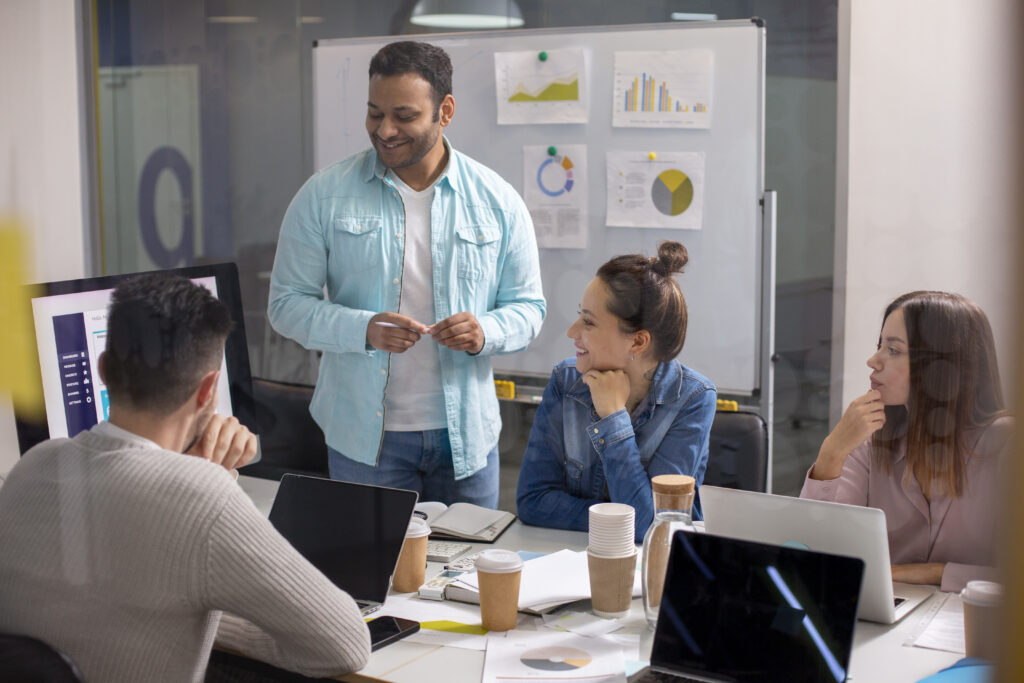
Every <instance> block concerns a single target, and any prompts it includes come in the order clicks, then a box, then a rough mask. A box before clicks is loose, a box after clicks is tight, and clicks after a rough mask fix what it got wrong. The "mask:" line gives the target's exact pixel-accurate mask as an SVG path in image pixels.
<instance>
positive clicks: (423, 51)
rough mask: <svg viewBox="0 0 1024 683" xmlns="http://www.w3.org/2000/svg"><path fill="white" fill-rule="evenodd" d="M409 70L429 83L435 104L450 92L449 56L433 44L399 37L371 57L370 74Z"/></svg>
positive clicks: (400, 73) (405, 72)
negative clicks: (396, 40)
mask: <svg viewBox="0 0 1024 683" xmlns="http://www.w3.org/2000/svg"><path fill="white" fill-rule="evenodd" d="M408 73H414V74H417V75H418V76H421V77H422V78H423V80H425V81H426V82H427V83H429V84H430V87H431V89H432V90H433V93H434V107H435V108H437V107H440V106H441V101H442V100H444V98H445V97H446V96H447V95H451V94H452V60H451V59H450V58H449V57H448V53H447V52H445V51H444V50H442V49H441V48H439V47H437V46H436V45H431V44H430V43H420V42H417V41H415V40H400V41H398V42H396V43H389V44H387V45H385V46H384V47H382V48H381V49H380V50H378V51H377V54H375V55H374V56H373V59H371V60H370V78H373V77H374V76H376V75H381V76H400V75H402V74H408Z"/></svg>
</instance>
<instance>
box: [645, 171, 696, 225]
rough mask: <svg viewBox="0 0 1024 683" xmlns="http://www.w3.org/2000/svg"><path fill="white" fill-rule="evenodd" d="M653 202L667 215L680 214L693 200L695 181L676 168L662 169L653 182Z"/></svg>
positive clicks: (655, 206)
mask: <svg viewBox="0 0 1024 683" xmlns="http://www.w3.org/2000/svg"><path fill="white" fill-rule="evenodd" d="M651 202H652V203H653V204H654V208H656V209H657V210H658V211H660V212H661V213H663V214H665V215H666V216H678V215H679V214H681V213H682V212H684V211H686V210H687V209H688V208H690V204H691V203H692V202H693V181H691V180H690V177H689V176H687V175H686V174H685V173H683V172H682V171H680V170H679V169H676V168H671V169H669V170H667V171H662V172H661V173H659V174H658V177H657V178H655V179H654V182H653V183H652V184H651Z"/></svg>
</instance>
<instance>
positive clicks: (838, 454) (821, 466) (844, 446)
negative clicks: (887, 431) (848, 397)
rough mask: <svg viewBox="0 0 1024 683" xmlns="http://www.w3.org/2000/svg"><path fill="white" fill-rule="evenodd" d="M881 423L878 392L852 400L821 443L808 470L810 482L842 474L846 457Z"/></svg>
mask: <svg viewBox="0 0 1024 683" xmlns="http://www.w3.org/2000/svg"><path fill="white" fill-rule="evenodd" d="M884 424H885V405H884V404H883V403H882V394H881V393H880V392H878V391H876V390H874V389H872V390H871V391H869V392H868V393H866V394H864V395H863V396H859V397H857V398H855V399H853V401H852V402H850V405H849V407H847V409H846V412H845V413H843V417H842V418H841V419H840V420H839V424H837V425H836V428H835V429H833V430H832V433H831V434H829V435H828V436H827V437H825V441H824V442H822V444H821V450H819V451H818V459H817V460H815V461H814V468H813V469H812V470H811V479H817V480H819V481H821V480H826V479H835V478H836V477H838V476H839V475H840V474H842V472H843V463H844V462H846V456H848V455H850V453H852V452H853V450H854V449H855V448H857V446H859V445H861V444H862V443H864V440H865V439H867V438H868V437H869V436H871V435H872V434H874V433H875V432H877V431H878V430H879V429H881V428H882V425H884Z"/></svg>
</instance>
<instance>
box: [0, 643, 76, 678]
mask: <svg viewBox="0 0 1024 683" xmlns="http://www.w3.org/2000/svg"><path fill="white" fill-rule="evenodd" d="M0 681H18V683H81V681H82V677H81V674H79V673H78V669H76V668H75V665H74V664H73V663H72V661H71V660H70V659H68V658H67V657H66V656H65V655H62V654H61V653H60V652H57V650H55V649H53V648H52V647H50V646H49V645H47V644H46V643H44V642H43V641H41V640H38V639H36V638H31V637H29V636H18V635H13V634H7V633H2V634H0Z"/></svg>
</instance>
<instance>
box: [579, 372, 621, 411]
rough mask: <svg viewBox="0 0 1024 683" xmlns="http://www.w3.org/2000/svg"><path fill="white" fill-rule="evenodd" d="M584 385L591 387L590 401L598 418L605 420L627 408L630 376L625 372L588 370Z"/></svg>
mask: <svg viewBox="0 0 1024 683" xmlns="http://www.w3.org/2000/svg"><path fill="white" fill-rule="evenodd" d="M583 383H584V384H586V385H587V386H588V387H590V399H591V400H592V401H593V402H594V410H595V411H597V415H598V417H601V418H605V417H608V416H609V415H611V414H612V413H616V412H618V411H620V410H622V409H623V408H625V407H626V401H628V400H629V376H628V375H627V374H626V373H625V371H623V370H588V371H587V373H586V374H585V375H583Z"/></svg>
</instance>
